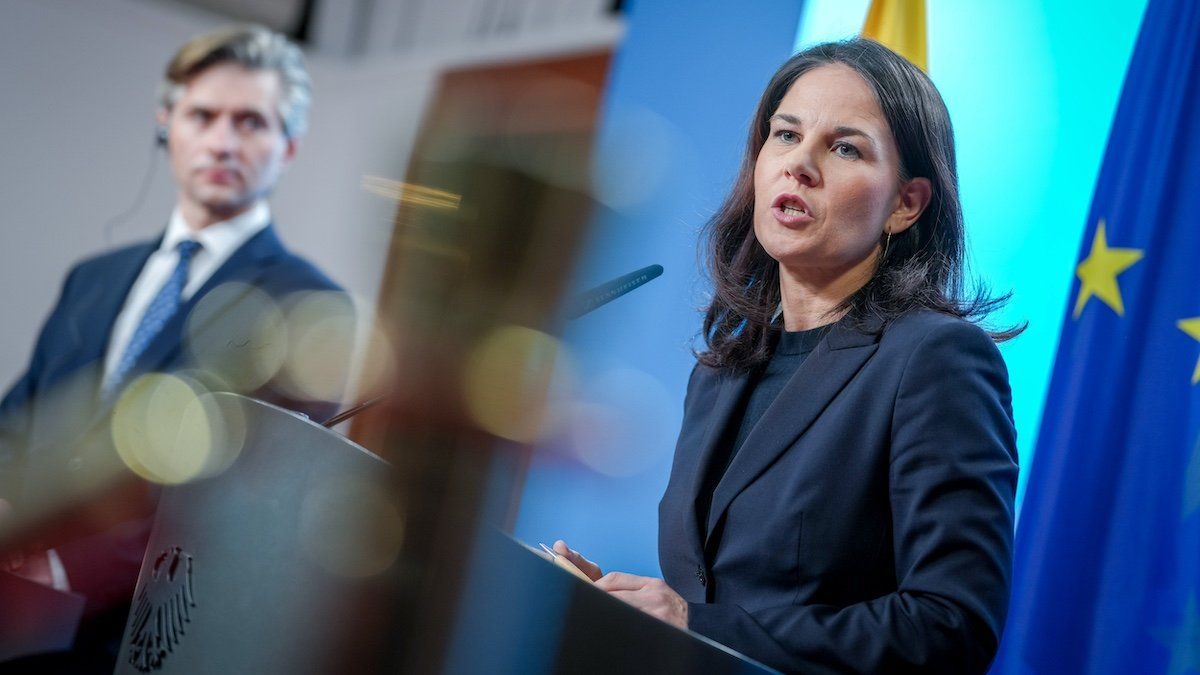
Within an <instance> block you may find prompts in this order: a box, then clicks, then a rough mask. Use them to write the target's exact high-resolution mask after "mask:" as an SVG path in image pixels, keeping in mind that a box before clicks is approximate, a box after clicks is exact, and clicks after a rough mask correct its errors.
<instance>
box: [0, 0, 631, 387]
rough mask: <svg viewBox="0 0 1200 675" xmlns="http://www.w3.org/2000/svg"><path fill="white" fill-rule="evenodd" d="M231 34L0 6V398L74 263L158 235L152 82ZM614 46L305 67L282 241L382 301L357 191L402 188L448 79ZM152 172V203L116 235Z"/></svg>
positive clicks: (314, 58) (553, 44)
mask: <svg viewBox="0 0 1200 675" xmlns="http://www.w3.org/2000/svg"><path fill="white" fill-rule="evenodd" d="M224 23H226V22H225V21H223V20H221V19H219V18H216V17H212V16H209V15H205V14H203V13H200V12H198V11H197V10H195V9H191V8H189V7H187V6H185V5H174V4H171V3H167V2H160V3H154V2H148V1H147V0H88V2H72V1H70V0H0V64H2V65H0V92H3V98H2V100H0V138H2V139H3V142H2V144H0V207H2V208H3V211H2V212H3V221H2V222H0V233H2V234H0V288H3V289H5V290H3V291H0V317H3V320H2V321H0V389H7V386H8V384H9V383H10V382H11V381H12V380H13V379H14V378H16V377H17V376H18V375H19V374H20V372H21V371H22V369H23V368H24V367H25V364H26V363H27V361H28V358H29V353H30V350H31V348H32V345H33V341H34V339H35V337H36V333H37V330H38V329H39V327H40V325H41V323H42V321H43V320H44V319H45V317H46V315H47V313H48V312H49V310H50V308H51V306H52V305H53V303H54V300H55V298H56V297H57V294H58V290H59V288H60V285H61V283H62V279H63V276H64V274H65V272H66V270H67V269H68V267H69V266H70V265H71V263H72V262H74V261H76V260H78V259H80V258H82V257H85V256H87V255H90V254H92V253H95V252H98V251H101V250H103V249H106V248H111V247H113V246H117V245H121V244H124V243H128V242H130V241H135V240H139V239H144V238H148V237H151V236H154V235H155V234H156V233H157V232H158V231H159V230H160V229H161V228H162V227H163V226H164V224H165V222H166V218H167V215H168V214H169V212H170V209H171V206H172V205H173V203H174V188H173V185H172V183H171V179H170V172H169V170H168V167H167V163H166V158H165V157H163V156H161V153H158V154H157V155H155V153H156V152H157V151H153V150H152V147H153V132H154V97H155V93H156V90H157V86H158V82H159V79H160V77H161V73H162V70H163V68H164V67H165V65H166V62H167V60H168V59H169V58H170V56H171V55H172V54H173V53H174V51H175V49H177V48H178V46H179V45H180V44H182V43H183V42H184V41H185V40H187V39H188V38H189V37H191V36H192V35H194V34H196V33H198V32H202V31H204V30H207V29H210V28H213V27H216V26H220V25H223V24H224ZM619 33H620V28H619V26H617V25H615V24H611V25H600V26H599V27H597V26H592V27H589V28H586V29H582V30H575V31H571V30H566V31H559V32H557V33H549V34H544V35H540V36H536V37H530V36H525V37H523V38H522V39H521V41H519V42H508V43H506V42H503V41H499V42H492V43H489V44H488V45H481V46H473V47H467V48H464V47H462V46H459V47H455V48H453V49H450V50H446V51H442V52H436V51H431V52H426V53H425V54H423V55H421V56H419V57H411V56H410V57H405V58H398V57H390V58H388V59H383V60H380V59H375V60H370V61H366V60H361V59H359V60H348V59H345V58H340V57H339V58H334V57H322V56H321V55H310V56H309V67H310V71H311V73H312V76H313V81H314V89H315V92H314V106H313V114H312V120H311V128H310V132H309V135H308V136H307V137H306V138H305V139H304V143H303V145H302V146H301V150H300V154H299V156H298V159H297V161H296V163H295V164H294V165H293V166H292V168H291V169H290V171H289V173H288V175H286V176H284V178H283V180H282V182H281V184H280V187H279V189H278V190H277V192H276V195H275V198H274V199H273V200H272V207H273V210H274V213H275V220H276V222H277V223H278V226H279V230H280V235H281V237H282V238H283V240H284V242H285V243H286V244H287V245H288V246H289V247H290V248H292V249H293V250H296V251H298V252H300V253H301V254H303V255H305V256H307V257H308V258H310V259H311V260H313V261H314V262H315V263H316V264H317V265H318V266H320V267H321V268H322V269H324V270H325V271H326V272H327V273H328V274H329V275H330V276H331V277H333V278H334V279H335V280H336V281H338V282H339V283H341V284H342V285H343V286H345V287H346V288H347V289H349V290H350V291H352V292H353V293H355V294H358V295H359V296H361V297H363V298H364V299H365V300H366V301H367V302H372V301H373V300H374V298H375V296H376V294H377V290H378V289H377V287H378V283H379V279H380V276H381V271H382V265H383V262H384V256H385V253H386V250H385V249H386V247H385V244H386V243H387V241H388V237H389V234H390V231H391V222H392V211H393V205H392V204H391V203H390V202H388V201H387V200H385V199H382V198H380V197H377V196H374V195H372V194H370V193H368V192H366V191H365V190H363V189H362V179H363V176H364V175H378V176H386V177H390V178H395V179H400V178H401V177H402V176H403V174H404V169H405V167H406V165H407V162H408V155H409V152H410V150H411V146H412V142H413V140H414V137H415V135H416V132H417V129H418V127H419V124H420V122H421V114H422V111H423V109H424V108H425V105H426V102H427V100H428V99H429V97H430V95H431V94H432V91H433V87H434V86H435V84H436V80H437V75H438V73H439V72H441V71H442V70H443V69H445V68H446V67H448V66H454V65H462V64H466V63H471V62H476V61H481V60H493V59H510V58H521V57H526V56H538V55H546V54H551V53H564V52H570V51H575V50H579V51H586V50H590V49H594V48H595V47H597V46H599V45H605V44H612V43H613V42H614V41H615V40H616V39H617V38H618V37H619ZM151 157H155V159H154V160H151ZM151 161H154V162H155V163H156V167H155V171H154V176H153V181H152V184H151V186H150V189H149V193H148V196H147V198H146V200H145V202H144V203H143V205H142V206H141V208H140V209H138V210H137V212H136V213H134V214H133V215H132V217H130V218H129V219H128V220H127V222H124V223H123V224H121V225H120V226H118V227H117V228H115V229H114V230H113V231H112V233H111V237H106V236H105V223H106V221H108V220H110V219H112V218H114V217H115V216H117V215H119V214H121V213H122V212H124V211H125V210H126V209H128V208H129V207H130V206H131V205H132V204H133V202H134V199H135V197H136V195H137V192H138V187H139V185H140V183H141V180H142V176H143V175H144V174H145V172H146V170H147V167H148V166H149V165H150V163H151Z"/></svg>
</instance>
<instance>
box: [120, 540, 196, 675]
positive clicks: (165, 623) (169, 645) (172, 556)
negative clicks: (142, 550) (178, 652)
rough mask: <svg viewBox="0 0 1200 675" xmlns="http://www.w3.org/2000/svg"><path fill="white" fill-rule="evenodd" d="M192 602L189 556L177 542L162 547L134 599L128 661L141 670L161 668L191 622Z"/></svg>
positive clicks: (193, 603) (193, 595)
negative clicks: (163, 549)
mask: <svg viewBox="0 0 1200 675" xmlns="http://www.w3.org/2000/svg"><path fill="white" fill-rule="evenodd" d="M195 606H196V597H195V594H194V593H193V592H192V556H191V555H189V554H187V553H184V551H183V549H181V548H179V547H178V546H175V547H172V548H170V549H167V550H166V551H163V552H162V553H160V554H159V555H158V557H157V558H155V559H154V566H153V567H152V568H151V569H150V576H149V579H147V581H146V583H145V585H143V586H142V590H141V591H139V592H138V594H137V597H136V598H134V601H133V621H132V624H131V625H132V630H133V634H132V637H131V639H130V646H129V664H130V665H132V666H133V667H134V668H137V669H138V670H139V671H141V672H143V673H148V672H150V671H152V670H158V669H160V668H162V664H163V660H164V659H166V658H167V656H168V655H169V654H171V653H172V652H174V651H175V646H176V645H178V644H179V640H180V638H181V637H183V635H184V633H185V632H186V631H185V630H184V627H185V626H186V625H187V624H189V623H191V621H192V609H193V608H194V607H195Z"/></svg>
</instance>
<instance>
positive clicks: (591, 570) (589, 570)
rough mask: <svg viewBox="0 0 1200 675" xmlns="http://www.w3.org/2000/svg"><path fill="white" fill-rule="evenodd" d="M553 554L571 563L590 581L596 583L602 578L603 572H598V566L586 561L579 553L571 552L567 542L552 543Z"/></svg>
mask: <svg viewBox="0 0 1200 675" xmlns="http://www.w3.org/2000/svg"><path fill="white" fill-rule="evenodd" d="M554 552H555V553H557V554H559V555H561V556H562V557H564V558H566V559H567V560H570V561H571V564H572V565H574V566H576V567H578V568H579V571H580V572H583V573H584V574H586V575H587V577H588V578H589V579H591V580H592V581H597V580H599V579H600V577H602V576H604V572H601V571H600V566H599V565H597V564H596V563H594V562H592V561H591V560H588V559H587V558H585V557H583V556H582V555H580V554H579V551H573V550H571V548H570V547H568V546H567V542H565V541H563V540H562V539H559V540H558V541H556V542H554Z"/></svg>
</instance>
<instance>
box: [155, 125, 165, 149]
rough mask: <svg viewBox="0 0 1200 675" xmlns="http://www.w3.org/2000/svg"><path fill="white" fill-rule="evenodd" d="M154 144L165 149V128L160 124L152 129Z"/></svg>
mask: <svg viewBox="0 0 1200 675" xmlns="http://www.w3.org/2000/svg"><path fill="white" fill-rule="evenodd" d="M154 142H155V144H157V145H158V147H160V148H165V147H167V126H166V125H165V124H160V125H158V126H157V127H155V129H154Z"/></svg>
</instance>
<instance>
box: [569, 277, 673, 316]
mask: <svg viewBox="0 0 1200 675" xmlns="http://www.w3.org/2000/svg"><path fill="white" fill-rule="evenodd" d="M662 273H663V268H662V265H650V266H648V267H643V268H642V269H640V270H637V271H636V272H630V273H629V274H626V275H623V276H619V277H617V278H616V279H613V280H612V281H609V282H607V283H603V284H600V285H599V286H597V287H595V288H593V289H591V290H588V291H584V292H583V293H580V294H579V295H577V296H575V298H574V299H572V300H571V302H569V303H567V318H568V319H578V318H579V317H581V316H583V315H584V314H587V313H588V312H591V311H593V310H595V309H597V308H598V307H601V306H603V305H607V304H608V303H610V302H612V301H613V300H616V299H617V298H619V297H621V296H622V295H625V294H626V293H628V292H630V291H632V290H633V289H635V288H637V287H638V286H642V285H645V284H646V283H649V282H650V281H651V280H653V279H657V278H658V277H660V276H662Z"/></svg>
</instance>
